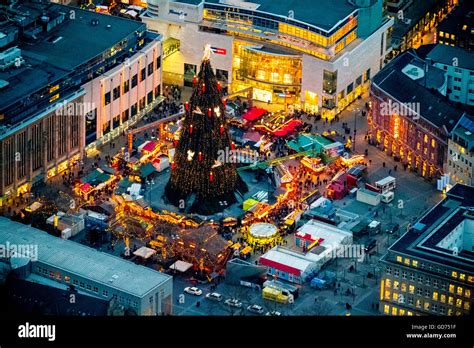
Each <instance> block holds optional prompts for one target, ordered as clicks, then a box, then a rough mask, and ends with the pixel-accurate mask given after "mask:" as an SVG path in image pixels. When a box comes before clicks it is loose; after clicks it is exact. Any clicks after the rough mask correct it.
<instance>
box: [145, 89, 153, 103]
mask: <svg viewBox="0 0 474 348" xmlns="http://www.w3.org/2000/svg"><path fill="white" fill-rule="evenodd" d="M146 102H147V104H151V103H152V102H153V92H149V93H148V95H147V101H146Z"/></svg>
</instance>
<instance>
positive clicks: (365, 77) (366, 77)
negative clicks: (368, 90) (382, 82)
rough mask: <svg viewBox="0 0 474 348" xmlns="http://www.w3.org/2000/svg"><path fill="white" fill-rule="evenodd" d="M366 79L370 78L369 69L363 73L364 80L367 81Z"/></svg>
mask: <svg viewBox="0 0 474 348" xmlns="http://www.w3.org/2000/svg"><path fill="white" fill-rule="evenodd" d="M368 80H370V69H367V71H366V72H365V74H364V82H367V81H368Z"/></svg>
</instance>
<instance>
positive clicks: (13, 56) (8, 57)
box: [0, 47, 25, 71]
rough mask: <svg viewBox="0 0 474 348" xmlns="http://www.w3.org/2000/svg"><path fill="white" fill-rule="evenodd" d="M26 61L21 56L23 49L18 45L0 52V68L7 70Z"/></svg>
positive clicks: (17, 66)
mask: <svg viewBox="0 0 474 348" xmlns="http://www.w3.org/2000/svg"><path fill="white" fill-rule="evenodd" d="M24 63H25V60H24V59H23V58H22V57H21V50H20V49H19V48H17V47H10V48H9V49H8V50H6V51H3V52H2V53H0V70H2V71H5V70H6V69H8V68H10V67H11V66H15V67H16V68H19V67H20V66H22V65H23V64H24Z"/></svg>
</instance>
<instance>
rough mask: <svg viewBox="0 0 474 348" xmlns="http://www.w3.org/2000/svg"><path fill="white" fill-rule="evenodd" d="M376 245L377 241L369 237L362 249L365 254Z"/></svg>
mask: <svg viewBox="0 0 474 348" xmlns="http://www.w3.org/2000/svg"><path fill="white" fill-rule="evenodd" d="M376 246H377V241H376V240H375V239H369V240H368V241H367V244H366V245H365V247H364V251H365V253H366V254H368V253H370V252H371V251H372V250H373V249H375V247H376Z"/></svg>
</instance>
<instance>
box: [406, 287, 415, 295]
mask: <svg viewBox="0 0 474 348" xmlns="http://www.w3.org/2000/svg"><path fill="white" fill-rule="evenodd" d="M408 292H409V293H410V294H414V293H415V286H414V285H410V286H408Z"/></svg>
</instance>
